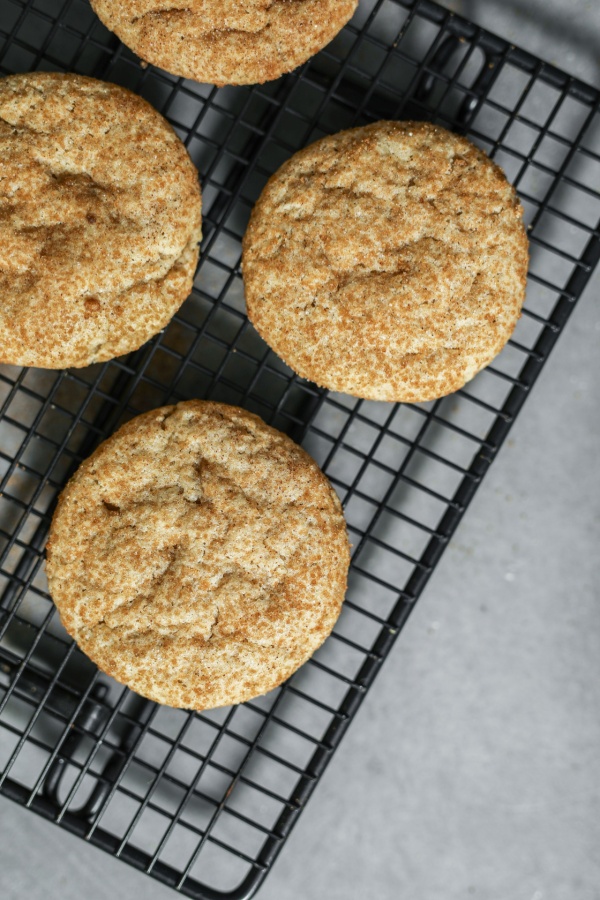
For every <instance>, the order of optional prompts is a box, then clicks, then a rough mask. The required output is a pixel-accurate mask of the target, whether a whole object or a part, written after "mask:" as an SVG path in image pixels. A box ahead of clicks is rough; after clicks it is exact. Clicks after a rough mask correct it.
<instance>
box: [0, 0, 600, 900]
mask: <svg viewBox="0 0 600 900" xmlns="http://www.w3.org/2000/svg"><path fill="white" fill-rule="evenodd" d="M37 68H42V69H57V70H67V71H76V72H81V73H83V74H88V75H93V76H96V77H99V78H105V79H107V80H111V81H115V82H117V83H120V84H123V85H125V86H127V87H130V88H132V89H133V90H135V91H136V92H138V93H140V94H142V95H143V96H144V97H146V98H147V99H148V100H150V102H151V103H153V105H154V106H155V107H156V108H158V109H159V110H160V111H161V112H162V113H163V114H164V115H165V116H166V117H167V118H168V119H169V120H170V121H171V123H172V124H173V126H174V127H175V129H176V130H177V132H178V133H179V135H180V136H181V137H182V139H183V140H184V142H185V144H186V146H187V147H188V150H189V152H190V154H191V156H192V158H193V160H194V162H195V163H196V165H197V166H198V168H199V171H200V175H201V181H202V186H203V195H204V239H203V244H202V254H201V262H200V265H199V268H198V273H197V276H196V279H195V288H194V292H193V295H192V296H191V297H190V299H189V300H188V301H187V302H186V303H185V304H184V306H183V307H182V309H181V311H180V313H179V314H178V315H177V316H176V317H175V319H174V320H173V321H172V322H171V324H170V325H169V326H168V328H166V329H165V331H164V332H163V333H161V334H160V335H159V336H158V337H157V338H156V339H154V340H152V341H150V342H149V343H148V344H147V345H145V346H144V347H143V348H142V349H141V350H139V351H137V352H136V353H132V354H130V355H129V356H127V357H124V358H121V359H118V360H114V361H112V362H110V363H107V364H103V365H97V366H92V367H90V368H89V369H86V370H70V371H64V372H49V371H42V370H34V369H29V370H27V369H23V370H20V369H17V368H13V367H7V366H4V367H1V368H0V404H1V408H0V415H1V419H0V477H1V480H2V483H1V487H0V490H1V494H0V726H1V727H0V789H1V791H2V793H3V794H5V795H6V796H8V797H10V798H12V799H13V800H15V801H17V802H18V803H21V804H24V805H26V806H28V807H30V808H31V809H33V810H35V811H36V812H38V813H40V814H41V815H43V816H45V817H47V818H48V819H52V820H54V821H55V822H57V823H58V824H60V825H61V826H62V827H64V828H67V829H69V830H70V831H72V832H74V833H76V834H78V835H80V836H81V837H82V838H85V839H86V840H88V841H90V842H92V843H93V844H96V845H98V846H100V847H102V848H104V849H105V850H107V851H108V852H109V853H111V854H113V855H116V856H119V857H120V858H122V859H124V860H126V861H127V862H129V863H130V864H132V865H134V866H136V867H138V868H139V869H141V870H143V871H145V872H147V873H149V874H150V875H152V876H153V877H155V878H157V879H159V880H161V881H162V882H164V883H165V884H168V885H171V886H173V887H175V888H176V889H178V890H180V891H181V892H182V893H184V894H186V895H188V896H191V897H197V898H206V900H210V898H213V900H214V898H217V897H225V896H226V897H230V898H240V900H241V898H245V897H248V896H250V895H251V894H252V893H253V892H254V891H255V890H256V888H257V887H258V885H259V884H260V883H261V881H262V879H263V878H264V876H265V874H266V873H267V872H268V870H269V868H270V867H271V865H272V863H273V861H274V859H275V857H276V856H277V853H278V852H279V850H280V848H281V846H282V844H283V842H284V841H285V838H286V836H287V835H288V834H289V832H290V829H291V827H292V826H293V824H294V822H295V821H296V819H297V817H298V814H299V812H300V811H301V810H302V808H303V806H304V805H305V803H306V801H307V799H308V797H309V795H310V793H311V791H312V790H313V788H314V786H315V784H316V783H317V781H318V779H319V777H320V775H321V774H322V772H323V770H324V768H325V766H326V765H327V763H328V761H329V759H330V758H331V755H332V753H333V751H334V750H335V748H336V747H337V745H338V744H339V741H340V739H341V737H342V736H343V733H344V731H345V729H346V727H347V726H348V724H349V722H350V721H351V719H352V716H353V714H354V713H355V711H356V709H357V708H358V706H359V704H360V702H361V701H362V699H363V697H364V695H365V693H366V691H367V689H368V687H369V685H370V684H371V682H372V681H373V679H374V677H375V675H376V674H377V672H378V670H379V668H380V666H381V663H382V661H383V660H384V658H385V656H386V655H387V653H388V652H389V650H390V648H391V646H392V644H393V643H394V640H395V638H396V637H397V635H398V633H399V631H400V629H401V628H402V625H403V624H404V622H405V621H406V619H407V617H408V615H409V613H410V611H411V609H412V608H413V606H414V603H415V600H416V599H417V598H418V597H419V595H420V593H421V591H422V590H423V587H424V585H425V583H426V582H427V579H428V577H429V576H430V574H431V572H432V570H433V568H434V567H435V565H436V563H437V562H438V560H439V558H440V556H441V554H442V552H443V550H444V547H445V546H446V545H447V543H448V540H449V538H450V537H451V535H452V533H453V531H454V529H455V528H456V525H457V524H458V522H459V520H460V518H461V516H462V514H463V512H464V510H465V508H466V507H467V505H468V503H469V501H470V499H471V497H472V496H473V494H474V492H475V490H476V488H477V486H478V484H479V483H480V481H481V479H482V477H483V475H484V474H485V472H486V470H487V468H488V467H489V465H490V464H491V462H492V461H493V459H494V457H495V454H496V452H497V450H498V448H499V447H500V445H501V443H502V441H503V440H504V438H505V437H506V434H507V433H508V430H509V428H510V426H511V424H512V422H513V421H514V419H515V416H516V415H517V414H518V412H519V410H520V408H521V406H522V404H523V402H524V400H525V398H526V396H527V393H528V391H529V389H530V388H531V386H532V385H533V383H534V381H535V379H536V378H537V376H538V374H539V372H540V370H541V367H542V365H543V364H544V362H545V360H546V358H547V356H548V354H549V352H550V350H551V348H552V346H553V344H554V343H555V341H556V339H557V337H558V335H559V334H560V331H561V329H562V327H563V326H564V324H565V322H566V320H567V318H568V315H569V313H570V311H571V309H572V307H573V304H574V302H575V301H576V300H577V298H578V297H579V296H580V294H581V292H582V290H583V288H584V286H585V284H586V281H587V280H588V278H589V275H590V273H591V271H592V270H593V267H594V266H595V264H596V263H597V261H598V258H599V257H600V240H599V220H600V193H599V192H598V189H597V186H598V185H600V177H599V175H600V155H599V154H598V152H597V148H598V143H599V140H598V138H599V117H598V103H599V94H598V93H597V92H596V91H595V90H593V89H592V88H590V87H588V86H586V85H584V84H582V83H581V82H578V81H576V80H574V79H572V78H570V77H569V76H567V75H565V74H564V73H562V72H560V71H558V70H557V69H555V68H553V67H552V66H549V65H546V64H545V63H543V62H541V61H540V60H538V59H536V58H534V57H533V56H531V55H530V54H528V53H525V52H523V51H520V50H519V49H517V48H515V47H514V46H511V45H509V44H507V43H506V42H505V41H503V40H501V39H499V38H497V37H495V36H493V35H491V34H489V33H488V32H486V31H484V30H482V29H480V28H478V27H476V26H474V25H472V24H470V23H469V22H467V21H465V20H464V19H461V18H459V17H457V16H455V15H453V14H451V13H449V12H448V11H446V10H444V9H443V8H441V7H439V6H437V5H435V4H434V3H431V2H429V0H423V2H411V0H363V2H361V4H360V8H359V11H358V12H357V14H356V16H355V17H354V19H353V21H352V22H351V24H350V25H349V26H347V27H346V28H345V29H344V31H343V32H342V33H341V34H340V35H339V36H338V37H337V38H336V39H335V40H334V41H333V43H332V44H331V45H329V47H328V48H327V49H326V50H325V51H323V52H321V53H320V54H319V55H318V56H317V57H315V58H314V59H313V60H312V61H310V62H309V63H308V64H307V65H306V66H304V67H303V68H302V69H300V70H299V71H297V72H295V73H293V74H291V75H289V76H286V77H284V78H282V79H280V80H279V81H277V82H274V83H271V84H267V85H263V86H255V87H250V88H224V89H220V90H217V89H215V88H212V87H209V86H205V85H199V84H195V83H193V82H184V81H183V80H181V79H177V78H175V77H172V76H169V75H167V74H166V73H164V72H162V71H159V70H156V69H154V68H152V67H149V68H142V67H141V66H140V64H139V62H138V61H137V60H136V58H135V57H134V56H133V55H132V54H131V53H130V52H129V51H128V50H127V49H126V48H124V47H123V46H122V45H121V44H120V43H119V41H118V40H117V39H116V38H115V37H114V35H111V34H110V33H109V32H108V31H107V30H106V29H104V28H103V26H102V25H101V24H100V23H99V21H98V20H97V19H96V17H95V16H94V14H93V12H92V10H91V8H90V7H89V5H88V3H87V2H85V0H0V70H1V71H2V74H6V73H9V72H14V71H29V70H33V69H37ZM379 118H417V119H430V120H435V121H437V122H439V123H441V124H443V125H446V126H447V127H450V128H453V129H454V130H459V131H461V132H463V133H465V134H467V135H468V136H469V137H470V138H471V139H472V140H473V141H474V142H475V143H477V144H479V145H480V146H481V147H483V148H484V149H485V150H486V151H487V152H488V153H490V154H491V155H492V156H493V157H494V158H495V159H496V161H497V162H499V163H500V164H501V165H502V166H503V167H504V169H505V170H506V172H507V174H508V177H509V178H510V179H511V180H512V181H513V183H515V185H516V186H517V189H518V191H519V194H520V196H521V199H522V202H523V205H524V207H525V215H526V221H527V223H528V227H529V234H530V239H531V251H532V254H531V270H530V277H529V283H528V295H527V302H526V307H525V311H524V315H523V317H522V319H521V320H520V322H519V325H518V327H517V329H516V331H515V334H514V337H513V339H512V340H511V342H510V343H509V345H508V346H507V347H506V349H505V350H504V351H503V353H502V354H501V355H500V356H499V357H498V359H497V360H496V361H495V362H494V364H493V365H492V366H490V367H489V368H488V369H487V370H486V371H484V372H483V373H481V374H480V375H479V376H477V378H476V379H475V380H474V381H473V382H472V383H471V384H469V385H468V386H467V387H466V388H465V389H463V390H462V391H459V392H458V393H457V394H455V395H453V396H451V397H448V398H445V399H443V400H441V401H437V402H435V403H428V404H420V405H415V406H408V405H393V404H386V403H373V402H363V401H358V400H355V399H353V398H351V397H348V396H344V395H337V394H330V393H327V392H325V391H322V390H320V389H317V388H316V387H315V386H314V385H312V384H310V383H308V382H305V381H303V380H301V379H299V378H297V377H295V376H293V374H292V373H291V372H290V371H289V369H287V368H286V366H284V365H283V364H282V363H281V361H280V360H278V359H277V358H276V357H275V356H274V354H272V353H271V352H270V351H269V350H268V348H267V347H266V345H265V344H264V343H263V342H262V341H261V339H260V338H259V337H258V335H257V334H256V332H255V331H254V330H253V329H252V327H251V326H250V325H249V323H248V321H247V319H246V317H245V314H244V302H243V288H242V281H241V276H240V269H239V264H240V239H241V235H242V234H243V230H244V227H245V224H246V222H247V219H248V215H249V212H250V209H251V207H252V204H253V202H254V201H255V200H256V198H257V196H258V194H259V193H260V190H261V189H262V187H263V185H264V184H265V182H266V180H267V178H268V177H269V175H270V174H271V173H272V172H273V171H274V170H275V169H276V168H277V167H278V166H279V165H280V164H281V163H282V162H283V161H284V160H285V159H286V158H288V157H289V156H290V155H291V154H292V153H293V152H294V151H295V150H297V149H299V148H300V147H302V146H305V145H306V144H307V143H309V142H311V141H313V140H315V139H316V138H318V137H320V136H322V135H323V134H325V133H331V132H334V131H337V130H340V129H342V128H345V127H350V126H352V125H355V124H359V123H364V122H368V121H373V120H376V119H379ZM594 147H596V149H594ZM189 397H211V398H213V399H218V400H222V401H225V402H231V403H236V404H239V405H242V406H244V407H246V408H247V409H250V410H252V411H253V412H256V413H258V414H259V415H261V416H262V417H263V418H265V419H266V421H267V422H269V423H271V424H273V425H275V426H276V427H278V428H280V429H282V430H284V431H286V432H287V433H288V434H290V435H291V436H292V437H293V438H295V439H296V440H298V441H300V442H302V443H303V445H304V446H305V447H306V449H307V450H308V451H309V452H310V453H311V454H312V455H313V456H314V457H315V459H316V460H317V461H318V462H319V463H320V465H321V466H322V467H323V469H324V470H325V472H326V473H327V475H328V476H329V478H330V479H331V481H332V483H333V484H334V486H335V488H336V490H337V491H338V493H339V494H340V497H341V499H342V501H343V503H344V507H345V512H346V516H347V520H348V526H349V531H350V537H351V540H352V542H353V544H354V548H353V562H352V568H351V575H350V585H349V591H348V596H347V600H346V603H345V607H344V611H343V614H342V616H341V618H340V621H339V623H338V625H337V626H336V629H335V631H334V633H333V635H332V637H331V638H330V639H329V640H328V641H327V642H326V644H325V645H324V646H323V647H322V648H321V650H320V651H319V652H318V653H317V654H316V655H315V657H314V658H313V660H311V661H310V662H309V663H307V664H306V665H305V666H304V667H303V668H302V669H301V670H300V671H299V672H298V673H297V674H296V675H295V676H294V677H293V678H292V679H291V680H290V681H289V682H288V683H287V684H286V685H284V686H283V687H282V688H280V689H278V690H276V691H274V692H272V693H271V694H269V695H267V696H266V697H263V698H259V699H258V700H256V701H253V702H251V703H247V704H244V705H243V706H240V707H237V708H235V707H234V708H230V709H221V710H215V711H211V712H204V713H191V712H185V711H181V710H172V709H169V708H166V707H159V706H156V705H155V704H152V703H150V702H148V701H145V700H142V699H141V698H139V697H137V696H135V695H134V694H132V693H130V692H129V691H127V690H125V689H123V688H121V687H120V686H119V685H117V684H115V683H114V682H111V681H110V679H108V678H106V677H105V676H103V675H101V674H99V673H98V672H97V671H96V670H95V668H94V666H93V665H92V664H91V663H90V662H89V661H88V660H87V659H86V658H85V657H84V656H83V655H82V654H81V653H80V652H79V651H78V650H77V649H76V648H75V647H74V645H73V644H72V642H71V641H70V639H69V638H68V636H67V635H66V633H65V632H64V630H63V629H62V627H61V626H60V623H59V620H58V616H57V614H56V613H55V611H54V607H53V605H52V603H51V600H50V598H49V596H48V593H47V586H46V582H45V578H44V567H43V547H44V543H45V539H46V535H47V529H48V525H49V522H50V517H51V513H52V509H53V504H54V503H55V500H56V497H57V495H58V492H59V491H60V489H61V488H62V487H63V485H64V484H65V481H66V480H67V478H68V477H69V475H70V474H71V473H72V472H73V471H74V469H75V468H76V466H77V465H78V464H79V463H80V461H81V460H82V459H84V458H85V457H86V456H88V455H89V453H90V452H91V450H92V449H93V448H94V447H95V446H96V445H97V444H98V442H99V441H100V440H102V439H103V438H104V437H105V436H107V435H108V434H110V433H112V432H113V431H114V430H115V429H116V428H117V427H118V426H119V424H121V423H122V422H123V421H125V420H126V419H128V418H130V417H131V416H133V415H135V414H137V413H139V412H141V411H144V410H147V409H150V408H152V407H155V406H158V405H161V404H164V403H168V402H172V401H176V400H179V399H185V398H189Z"/></svg>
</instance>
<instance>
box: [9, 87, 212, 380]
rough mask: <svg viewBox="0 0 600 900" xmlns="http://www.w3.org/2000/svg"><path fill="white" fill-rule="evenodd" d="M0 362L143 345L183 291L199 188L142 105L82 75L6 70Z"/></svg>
mask: <svg viewBox="0 0 600 900" xmlns="http://www.w3.org/2000/svg"><path fill="white" fill-rule="evenodd" d="M0 160H1V161H2V163H1V166H0V362H4V363H13V364H15V365H22V366H42V367H44V368H50V369H56V368H63V367H66V366H86V365H89V364H90V363H94V362H100V361H103V360H107V359H112V358H113V357H115V356H120V355H121V354H122V353H126V352H129V351H130V350H135V349H137V348H138V347H140V346H141V345H142V344H143V343H145V341H147V340H148V338H150V337H151V336H152V335H154V334H156V333H157V332H158V331H160V329H161V328H163V327H164V326H165V325H166V324H167V322H168V321H169V320H170V319H171V317H172V316H173V314H174V313H175V312H176V311H177V309H178V308H179V307H180V306H181V304H182V303H183V301H184V300H185V299H186V297H187V296H188V295H189V293H190V291H191V288H192V281H193V277H194V272H195V269H196V264H197V261H198V241H199V239H200V188H199V185H198V175H197V172H196V170H195V168H194V165H193V164H192V161H191V160H190V158H189V156H188V154H187V151H186V149H185V147H184V146H183V144H182V143H181V141H180V140H179V138H178V137H177V135H176V134H175V132H174V131H173V129H172V128H171V126H170V125H169V124H168V122H166V121H165V119H163V117H162V116H160V115H159V114H158V113H157V112H156V111H155V110H154V109H153V108H152V107H151V106H150V105H149V104H148V103H146V101H145V100H142V99H141V98H140V97H137V96H136V95H135V94H132V93H131V92H130V91H128V90H125V89H124V88H121V87H118V86H117V85H114V84H106V83H104V82H101V81H96V80H95V79H91V78H84V77H82V76H80V75H59V74H55V73H47V72H35V73H31V74H27V75H11V76H9V77H7V78H3V79H0Z"/></svg>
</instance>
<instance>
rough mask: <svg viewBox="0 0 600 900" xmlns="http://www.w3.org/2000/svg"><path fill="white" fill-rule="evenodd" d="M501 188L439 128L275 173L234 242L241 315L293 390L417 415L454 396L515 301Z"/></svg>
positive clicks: (386, 133)
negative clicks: (300, 380)
mask: <svg viewBox="0 0 600 900" xmlns="http://www.w3.org/2000/svg"><path fill="white" fill-rule="evenodd" d="M522 217H523V213H522V208H521V205H520V203H519V201H518V199H517V196H516V193H515V191H514V189H513V187H512V186H511V185H510V184H509V182H508V181H507V180H506V178H505V176H504V174H503V172H502V171H501V169H499V168H498V166H496V165H495V164H494V163H493V162H492V161H491V160H490V159H489V158H488V157H487V156H486V155H485V154H484V153H483V152H482V151H481V150H479V149H478V148H476V147H475V146H473V144H471V143H470V142H469V141H467V140H466V139H465V138H462V137H460V136H458V135H455V134H452V133H451V132H449V131H446V130H445V129H443V128H440V127H438V126H435V125H430V124H428V123H422V122H421V123H418V122H376V123H374V124H373V125H368V126H365V127H363V128H355V129H351V130H350V131H345V132H341V133H340V134H335V135H332V136H331V137H327V138H323V139H322V140H320V141H317V142H316V143H315V144H312V145H311V146H309V147H307V148H306V149H304V150H301V151H300V152H299V153H297V154H295V155H294V156H293V157H292V158H291V159H290V160H288V161H287V162H286V163H284V165H283V166H282V167H281V169H279V171H278V172H276V173H275V174H274V175H273V176H272V178H271V179H270V181H269V182H268V183H267V185H266V187H265V189H264V190H263V192H262V194H261V196H260V198H259V200H258V202H257V203H256V206H255V207H254V210H253V212H252V215H251V218H250V223H249V225H248V229H247V231H246V234H245V236H244V241H243V277H244V286H245V294H246V304H247V308H248V315H249V317H250V319H251V321H252V323H253V324H254V326H255V327H256V328H257V330H258V332H259V333H260V334H261V336H262V337H263V338H264V340H265V341H266V342H267V343H268V344H269V346H270V347H272V349H273V350H274V351H275V352H276V353H277V354H278V355H279V356H280V357H281V358H282V359H283V360H284V361H285V362H286V363H287V364H288V365H289V366H290V367H291V368H292V369H294V371H295V372H297V373H298V374H299V375H301V376H303V377H304V378H308V379H310V380H311V381H314V382H316V383H317V384H319V385H321V386H323V387H327V388H329V389H330V390H334V391H341V392H345V393H348V394H353V395H355V396H358V397H364V398H368V399H374V400H391V401H406V402H417V401H422V400H431V399H434V398H437V397H442V396H444V395H446V394H449V393H451V392H453V391H455V390H457V389H458V388H460V387H462V386H463V385H464V384H465V383H466V382H467V381H469V380H470V379H471V378H473V377H474V375H476V373H477V372H478V371H479V370H480V369H482V368H483V367H484V366H486V365H487V364H488V363H489V362H491V360H492V359H493V358H494V356H496V354H497V353H499V352H500V350H501V349H502V347H503V346H504V345H505V343H506V341H507V340H508V339H509V337H510V335H511V334H512V332H513V329H514V327H515V325H516V322H517V320H518V318H519V316H520V312H521V307H522V305H523V301H524V297H525V281H526V276H527V263H528V243H527V237H526V233H525V228H524V226H523V220H522Z"/></svg>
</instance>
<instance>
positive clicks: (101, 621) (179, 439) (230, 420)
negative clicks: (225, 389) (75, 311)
mask: <svg viewBox="0 0 600 900" xmlns="http://www.w3.org/2000/svg"><path fill="white" fill-rule="evenodd" d="M348 565H349V547H348V538H347V535H346V528H345V523H344V517H343V514H342V510H341V506H340V502H339V500H338V498H337V496H336V494H335V492H334V491H333V489H332V487H331V485H330V484H329V482H328V481H327V479H326V478H325V476H324V475H323V473H322V472H321V470H320V469H319V467H318V466H317V464H316V463H315V462H314V461H313V460H312V459H311V458H310V456H308V454H307V453H305V452H304V450H302V449H301V448H300V447H298V446H297V445H296V444H295V443H294V442H293V441H292V440H290V439H289V438H288V437H286V436H285V435H283V434H281V433H280V432H278V431H276V430H275V429H274V428H270V427H268V426H267V425H265V423H264V422H263V421H262V420H261V419H259V418H258V416H254V415H252V414H251V413H248V412H245V411H244V410H242V409H238V408H236V407H234V406H227V405H224V404H221V403H210V402H203V401H200V400H190V401H187V402H183V403H179V404H177V406H165V407H163V408H162V409H155V410H153V411H152V412H148V413H145V414H144V415H141V416H138V417H137V418H135V419H133V420H132V421H130V422H128V423H127V424H126V425H124V426H123V427H122V428H120V429H119V431H117V433H116V434H114V435H113V436H112V437H111V438H109V439H108V440H107V441H105V442H104V443H103V444H102V445H101V446H100V447H99V448H98V449H97V450H96V452H95V453H94V454H93V455H92V456H91V457H90V458H89V459H88V460H86V461H85V462H84V463H83V464H82V465H81V467H80V468H79V469H78V471H77V472H76V474H75V475H74V476H73V478H72V479H71V481H70V482H69V483H68V485H67V487H66V488H65V490H64V491H63V493H62V495H61V497H60V500H59V503H58V507H57V509H56V513H55V515H54V518H53V521H52V527H51V530H50V537H49V540H48V546H47V573H48V583H49V587H50V593H51V595H52V598H53V600H54V602H55V603H56V606H57V607H58V610H59V612H60V616H61V619H62V622H63V624H64V626H65V628H66V629H67V631H68V632H69V633H70V634H71V635H72V636H73V637H74V638H75V640H76V641H77V643H78V644H79V646H80V647H81V649H82V650H83V651H84V652H85V653H87V654H88V656H90V657H91V659H92V660H93V661H94V662H95V663H96V664H97V665H98V666H99V667H100V668H101V669H103V670H104V671H105V672H107V673H108V674H109V675H111V676H113V677H114V678H116V679H117V680H118V681H120V682H122V683H123V684H126V685H128V686H129V687H131V688H132V689H133V690H134V691H137V692H138V693H140V694H142V695H143V696H145V697H149V698H150V699H152V700H156V701H158V702H159V703H165V704H168V705H170V706H179V707H185V708H190V709H207V708H211V707H215V706H224V705H228V704H231V703H241V702H242V701H244V700H248V699H250V698H252V697H256V696H257V695H259V694H263V693H265V692H266V691H269V690H271V688H274V687H276V686H277V685H278V684H280V683H281V682H282V681H283V680H284V679H286V678H288V677H289V676H290V675H291V674H292V673H293V672H294V671H295V670H296V669H297V668H298V667H299V666H300V665H301V664H302V663H303V662H304V661H305V660H306V659H308V657H309V656H311V655H312V654H313V653H314V651H315V650H316V649H317V648H318V647H319V646H320V644H321V643H322V642H323V641H324V640H325V638H326V637H327V635H328V634H329V632H330V631H331V629H332V628H333V625H334V624H335V621H336V619H337V617H338V615H339V613H340V608H341V604H342V600H343V599H344V593H345V590H346V576H347V571H348Z"/></svg>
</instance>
